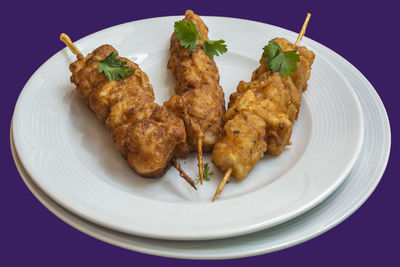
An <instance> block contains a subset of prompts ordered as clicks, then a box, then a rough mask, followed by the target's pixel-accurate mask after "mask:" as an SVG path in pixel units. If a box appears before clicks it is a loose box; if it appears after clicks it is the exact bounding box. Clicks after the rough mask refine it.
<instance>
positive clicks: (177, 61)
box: [167, 10, 225, 151]
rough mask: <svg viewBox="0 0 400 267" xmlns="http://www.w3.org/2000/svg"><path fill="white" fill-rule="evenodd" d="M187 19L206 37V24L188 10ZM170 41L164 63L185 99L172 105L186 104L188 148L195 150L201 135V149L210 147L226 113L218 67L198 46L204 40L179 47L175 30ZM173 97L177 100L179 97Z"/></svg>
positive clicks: (176, 87) (217, 134)
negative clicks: (189, 47)
mask: <svg viewBox="0 0 400 267" xmlns="http://www.w3.org/2000/svg"><path fill="white" fill-rule="evenodd" d="M189 20H190V21H193V23H194V24H195V25H196V27H197V30H198V31H199V33H200V35H201V36H202V37H203V38H204V39H206V40H208V28H207V26H206V25H205V24H204V22H203V21H202V20H201V18H200V17H199V16H198V15H196V14H194V13H193V11H191V10H187V11H186V12H185V18H184V19H183V21H189ZM170 42H171V46H170V54H171V56H170V59H169V61H168V66H167V67H168V69H170V70H171V71H172V73H173V74H174V75H175V76H176V78H177V80H178V82H177V84H176V86H175V92H176V94H177V95H179V96H181V97H182V99H180V100H179V101H183V102H184V103H185V104H184V105H183V104H182V105H172V104H171V106H174V107H175V108H178V107H181V108H182V107H183V106H186V107H187V110H186V112H187V115H188V117H186V119H185V126H186V129H187V137H188V139H187V142H188V145H189V148H190V150H191V151H195V150H197V144H198V140H199V139H203V150H204V151H210V150H211V149H212V147H213V146H214V144H215V143H216V142H217V140H218V136H219V135H220V133H221V130H222V126H223V123H224V113H225V97H224V92H223V90H222V88H221V86H220V85H219V78H220V77H219V72H218V68H217V66H216V64H215V61H214V60H213V59H212V58H210V57H209V56H208V55H207V54H206V53H205V52H204V50H203V49H202V48H201V46H202V44H203V40H201V39H199V42H198V45H197V47H196V48H195V49H194V50H193V51H190V50H189V49H188V48H184V47H182V46H181V45H180V43H179V40H178V39H177V38H176V37H175V35H174V34H172V36H171V40H170ZM174 101H175V103H177V101H178V100H176V99H175V100H174ZM179 101H178V102H179ZM180 112H181V113H182V110H180ZM178 113H179V110H178Z"/></svg>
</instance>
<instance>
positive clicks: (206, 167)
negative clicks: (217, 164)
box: [196, 163, 214, 184]
mask: <svg viewBox="0 0 400 267" xmlns="http://www.w3.org/2000/svg"><path fill="white" fill-rule="evenodd" d="M213 174H214V173H213V172H212V171H211V170H210V166H209V165H208V163H205V164H204V165H203V180H205V181H210V176H211V175H213ZM197 177H198V179H197V180H196V184H198V183H200V176H199V175H198V174H197Z"/></svg>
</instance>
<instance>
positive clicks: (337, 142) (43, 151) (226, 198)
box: [13, 17, 363, 240]
mask: <svg viewBox="0 0 400 267" xmlns="http://www.w3.org/2000/svg"><path fill="white" fill-rule="evenodd" d="M179 19H181V17H163V18H155V19H147V20H142V21H135V22H131V23H127V24H123V25H119V26H115V27H112V28H109V29H106V30H103V31H100V32H98V33H95V34H92V35H90V36H88V37H85V38H83V39H82V40H80V41H78V42H76V45H77V46H78V48H79V49H81V51H82V52H83V53H84V54H86V53H88V52H90V51H91V50H93V49H94V48H96V47H98V46H99V45H100V44H103V43H109V44H111V45H113V46H115V47H116V48H117V49H118V51H119V53H120V55H123V56H126V57H129V58H131V59H132V60H134V61H136V62H137V63H139V64H140V66H141V67H142V69H143V70H144V71H145V72H147V74H148V75H149V78H150V81H151V82H152V84H153V86H154V91H155V94H156V96H157V101H158V102H159V103H162V102H163V101H164V100H167V99H168V98H169V97H170V96H171V95H172V94H173V87H174V83H175V81H174V78H173V77H172V74H171V73H169V71H167V70H166V62H167V59H168V55H169V54H168V53H169V52H168V46H169V37H170V34H171V31H172V25H173V23H174V21H176V20H179ZM204 20H205V22H206V23H207V25H208V26H209V28H210V38H212V39H215V38H223V39H224V40H226V42H227V44H228V47H229V52H228V53H227V54H226V55H223V56H221V57H219V58H217V65H218V66H219V69H220V73H221V85H222V87H223V88H224V90H225V94H226V97H227V98H228V96H229V95H230V94H231V93H232V92H233V91H235V88H236V85H237V83H238V82H239V81H240V80H249V78H250V75H251V71H252V70H253V69H254V68H256V67H257V66H258V59H259V57H260V54H261V52H262V47H263V46H264V45H265V44H266V43H267V42H268V40H269V39H271V38H273V37H276V36H280V37H285V38H288V39H289V40H295V39H296V34H294V33H290V32H288V31H285V30H282V29H280V28H277V27H273V26H269V25H265V24H261V23H254V22H250V21H244V20H238V19H231V18H220V17H204ZM243 40H246V42H244V41H243ZM248 40H252V41H251V42H249V41H248ZM302 44H303V45H306V46H308V47H309V48H310V49H312V50H314V46H316V45H317V43H315V42H313V41H311V40H309V39H307V38H304V39H303V41H302ZM73 60H74V58H73V56H72V55H71V54H70V53H69V52H68V51H67V50H66V49H64V50H62V51H60V52H59V53H57V54H56V55H54V56H53V57H52V58H50V59H49V60H48V61H47V62H46V63H45V64H43V65H42V66H41V67H40V68H39V70H38V71H37V72H36V73H35V74H34V75H33V76H32V77H31V79H30V80H29V81H28V83H27V84H26V86H25V88H24V89H23V91H22V93H21V95H20V97H19V99H18V102H17V105H16V108H15V112H14V121H13V128H14V131H13V137H14V141H15V147H16V150H17V152H18V155H19V157H20V159H21V161H22V163H23V165H24V167H25V168H26V170H27V171H28V173H29V175H30V176H31V177H32V178H33V179H34V181H35V182H36V183H37V184H38V185H39V186H40V187H41V188H42V189H43V190H44V191H45V192H46V193H47V194H48V195H49V196H50V197H51V198H52V199H54V200H55V201H57V202H58V203H60V204H61V205H63V206H64V207H66V208H67V209H69V210H71V211H72V212H74V213H76V214H78V215H80V216H82V217H84V218H86V219H89V220H91V221H93V222H95V223H98V224H101V225H103V226H106V227H108V228H112V229H115V230H118V231H123V232H126V233H130V234H135V235H140V236H146V237H153V238H161V239H181V240H201V239H213V238H223V237H230V236H234V235H239V234H246V233H250V232H254V231H257V230H261V229H265V228H267V227H271V226H273V225H276V224H278V223H281V222H283V221H286V220H288V219H291V218H293V217H295V216H297V215H299V214H301V213H303V212H305V211H307V210H309V209H310V208H312V207H314V206H315V205H317V204H318V203H320V202H321V201H322V200H324V199H325V198H326V197H327V196H328V195H329V194H331V193H332V192H333V191H334V190H335V189H336V188H337V187H338V186H339V185H340V184H341V183H342V182H343V181H344V179H345V177H346V175H347V174H348V173H349V171H350V169H351V167H352V166H353V164H354V162H355V160H356V159H357V156H358V154H359V152H360V149H361V145H362V140H363V120H362V112H361V108H360V104H359V102H358V99H357V97H356V95H355V93H354V92H353V90H352V89H351V88H350V86H349V84H348V82H347V81H346V80H345V79H344V78H343V76H342V75H341V73H340V72H339V71H338V70H337V69H336V68H335V67H334V66H333V65H332V64H330V63H329V62H328V61H327V60H326V59H325V58H324V57H323V56H322V55H321V54H319V53H318V52H317V53H316V60H315V63H314V65H313V71H312V75H311V79H310V82H309V88H308V90H307V91H306V92H305V93H304V98H303V102H302V109H301V114H300V116H299V121H298V122H297V123H296V124H295V127H294V134H293V137H292V141H293V145H292V146H291V147H290V148H288V149H287V150H286V151H285V152H284V153H282V155H280V156H279V157H275V158H273V157H265V158H264V159H263V160H261V161H260V162H259V163H258V164H257V166H256V167H255V169H254V170H253V171H252V172H251V174H250V175H249V176H248V177H247V178H246V179H245V180H243V181H241V182H237V181H233V182H231V183H230V184H229V185H227V186H226V187H225V188H224V192H223V194H222V195H221V196H220V199H219V200H218V201H217V202H215V203H210V202H209V201H210V198H211V196H212V194H213V193H214V191H215V189H216V187H217V184H218V183H219V181H220V177H221V176H222V174H221V173H220V172H218V171H217V169H216V168H215V167H214V168H213V170H214V172H215V174H214V176H213V177H212V178H213V179H212V181H211V182H206V183H205V185H203V186H199V190H197V191H195V190H192V189H191V188H190V186H189V185H187V184H186V183H185V182H184V181H183V180H182V179H181V178H179V177H178V174H177V172H176V171H175V170H173V169H171V170H170V171H169V172H168V173H167V174H166V175H165V176H164V177H163V178H161V179H145V178H141V177H140V176H138V175H136V174H135V173H134V172H133V171H132V170H131V169H129V167H128V166H127V164H126V163H125V162H124V160H123V159H122V157H121V156H120V155H119V154H118V152H117V151H116V149H115V147H114V144H113V143H112V141H111V137H110V136H109V134H108V133H107V131H106V130H105V129H104V128H103V127H102V126H101V125H100V123H99V122H98V121H97V120H96V118H95V116H94V115H93V114H91V112H90V111H89V110H88V109H87V107H86V106H85V105H84V103H82V101H81V100H80V99H79V98H78V97H77V96H76V94H75V92H74V87H73V86H72V85H71V84H70V83H69V76H70V73H69V71H68V65H69V63H70V62H72V61H73ZM205 162H210V158H209V155H205ZM182 163H183V168H184V169H185V170H186V171H187V172H188V173H189V175H191V176H192V177H195V174H196V170H197V161H196V157H195V155H192V156H191V157H189V158H188V159H186V160H184V161H182Z"/></svg>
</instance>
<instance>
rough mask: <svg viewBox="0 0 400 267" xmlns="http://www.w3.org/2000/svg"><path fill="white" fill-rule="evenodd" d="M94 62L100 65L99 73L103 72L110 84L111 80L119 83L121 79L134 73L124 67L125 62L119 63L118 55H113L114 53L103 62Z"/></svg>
mask: <svg viewBox="0 0 400 267" xmlns="http://www.w3.org/2000/svg"><path fill="white" fill-rule="evenodd" d="M94 62H99V63H100V64H99V73H101V72H104V74H105V75H106V76H107V78H108V80H109V81H110V82H111V81H113V80H115V81H119V80H120V79H121V78H122V79H124V78H126V77H128V76H130V75H132V74H133V73H134V72H135V71H134V70H131V69H130V68H129V67H128V66H125V65H126V62H125V61H121V60H120V59H119V58H118V54H117V53H116V54H114V52H111V54H109V55H108V56H107V57H106V58H105V59H104V60H94Z"/></svg>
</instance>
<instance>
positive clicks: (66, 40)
mask: <svg viewBox="0 0 400 267" xmlns="http://www.w3.org/2000/svg"><path fill="white" fill-rule="evenodd" d="M60 40H61V42H63V43H64V44H65V45H66V46H67V47H68V48H69V50H71V52H72V53H74V54H75V55H76V56H77V57H78V59H79V58H82V57H83V55H82V53H81V51H79V49H78V48H76V46H75V45H74V43H73V42H72V41H71V39H70V38H69V36H68V35H66V34H65V33H62V34H61V35H60Z"/></svg>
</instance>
